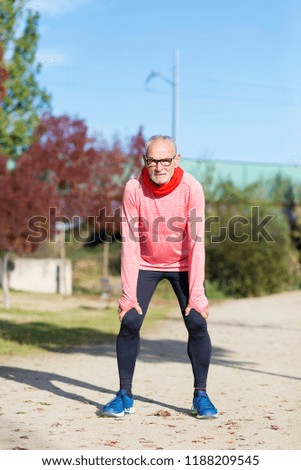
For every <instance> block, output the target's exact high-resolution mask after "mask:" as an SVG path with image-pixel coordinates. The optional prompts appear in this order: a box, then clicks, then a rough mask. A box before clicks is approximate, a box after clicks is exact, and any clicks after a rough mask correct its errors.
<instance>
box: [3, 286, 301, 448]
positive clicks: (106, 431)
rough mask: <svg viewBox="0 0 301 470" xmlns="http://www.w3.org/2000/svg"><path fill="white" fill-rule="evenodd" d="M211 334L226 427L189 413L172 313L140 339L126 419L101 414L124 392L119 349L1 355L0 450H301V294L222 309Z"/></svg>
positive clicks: (181, 342)
mask: <svg viewBox="0 0 301 470" xmlns="http://www.w3.org/2000/svg"><path fill="white" fill-rule="evenodd" d="M148 314H149V315H151V309H150V311H149V313H148ZM208 327H209V331H210V335H211V340H212V344H213V356H212V363H211V367H210V371H209V379H208V393H209V395H210V398H211V399H212V401H213V402H214V404H215V405H216V406H217V408H218V410H219V417H218V419H215V420H198V419H196V418H194V417H193V416H191V415H190V413H189V409H190V407H191V401H192V391H193V389H192V385H193V379H192V372H191V367H190V363H189V361H188V357H187V354H186V338H187V334H186V330H185V328H184V325H183V323H182V319H181V318H180V314H179V312H178V311H171V312H170V314H169V316H168V318H167V319H166V320H164V321H160V322H158V323H157V324H156V326H155V328H154V329H153V330H151V331H148V332H147V334H146V333H145V334H144V333H143V331H142V344H141V352H140V356H139V359H138V362H137V366H136V371H135V381H134V393H135V408H136V414H134V415H130V416H126V417H125V418H123V419H114V418H104V417H101V414H100V410H101V407H102V405H103V404H105V403H106V402H108V401H109V400H110V399H111V398H112V397H113V395H114V394H115V393H116V391H117V388H118V378H117V367H116V359H115V350H114V345H105V346H101V347H95V346H94V347H92V346H91V347H86V348H81V349H77V350H75V351H72V352H68V353H66V352H64V353H61V352H57V353H42V354H39V355H35V356H31V357H10V358H7V357H0V387H1V408H0V448H1V449H8V450H9V449H30V450H37V449H39V450H46V449H52V450H55V449H57V450H74V449H77V450H79V449H83V450H84V449H86V450H93V449H116V450H138V449H145V450H147V449H149V450H155V449H165V450H172V449H178V450H182V449H185V450H193V449H198V450H200V449H201V450H215V449H220V450H228V449H229V450H230V449H236V450H237V449H238V450H239V449H253V450H254V449H258V450H265V449H266V450H268V449H274V450H276V449H282V450H290V449H298V450H299V449H301V438H300V436H301V413H300V408H301V366H300V364H301V292H300V291H295V292H289V293H281V294H277V295H272V296H267V297H261V298H251V299H239V300H227V301H222V302H220V303H218V304H215V305H212V307H211V308H210V316H209V319H208Z"/></svg>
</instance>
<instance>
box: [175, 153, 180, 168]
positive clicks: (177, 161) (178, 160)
mask: <svg viewBox="0 0 301 470" xmlns="http://www.w3.org/2000/svg"><path fill="white" fill-rule="evenodd" d="M180 159H181V154H180V153H178V154H177V156H176V158H175V163H176V164H175V167H177V166H179V164H180Z"/></svg>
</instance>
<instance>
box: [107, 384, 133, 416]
mask: <svg viewBox="0 0 301 470" xmlns="http://www.w3.org/2000/svg"><path fill="white" fill-rule="evenodd" d="M132 413H135V409H134V400H133V398H130V397H129V396H128V395H127V393H126V390H119V392H118V393H117V395H116V397H115V398H113V400H111V401H109V403H108V404H107V405H104V407H103V408H102V414H103V416H114V417H115V418H122V417H123V416H124V415H129V414H132Z"/></svg>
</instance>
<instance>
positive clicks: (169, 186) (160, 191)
mask: <svg viewBox="0 0 301 470" xmlns="http://www.w3.org/2000/svg"><path fill="white" fill-rule="evenodd" d="M141 174H142V181H143V183H144V184H145V186H146V187H147V188H148V189H150V190H151V191H152V192H153V193H154V194H155V195H156V196H165V195H166V194H169V193H171V192H172V191H173V190H174V189H176V187H177V186H178V185H179V184H180V182H181V180H182V177H183V174H184V171H183V170H182V168H180V167H179V166H177V167H176V168H175V171H174V172H173V175H172V177H171V179H170V180H169V181H168V183H164V184H162V185H160V186H159V185H157V184H156V183H154V182H153V181H152V180H151V179H150V176H149V174H148V171H147V169H146V168H145V167H144V168H143V170H142V172H141Z"/></svg>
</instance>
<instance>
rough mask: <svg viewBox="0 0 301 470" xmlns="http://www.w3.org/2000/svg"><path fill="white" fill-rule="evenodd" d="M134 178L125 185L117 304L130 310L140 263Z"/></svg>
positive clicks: (134, 300) (134, 298)
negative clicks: (120, 294) (119, 286)
mask: <svg viewBox="0 0 301 470" xmlns="http://www.w3.org/2000/svg"><path fill="white" fill-rule="evenodd" d="M133 181H134V180H130V181H129V182H128V183H127V184H126V187H125V190H124V195H123V202H122V213H121V215H122V218H121V234H122V247H121V287H122V296H121V298H120V300H119V305H120V307H121V308H122V309H123V310H126V311H128V310H130V309H131V308H133V306H134V305H135V304H136V303H137V281H138V274H139V264H140V243H139V213H138V207H137V200H136V199H137V198H136V191H135V186H134V184H133Z"/></svg>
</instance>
